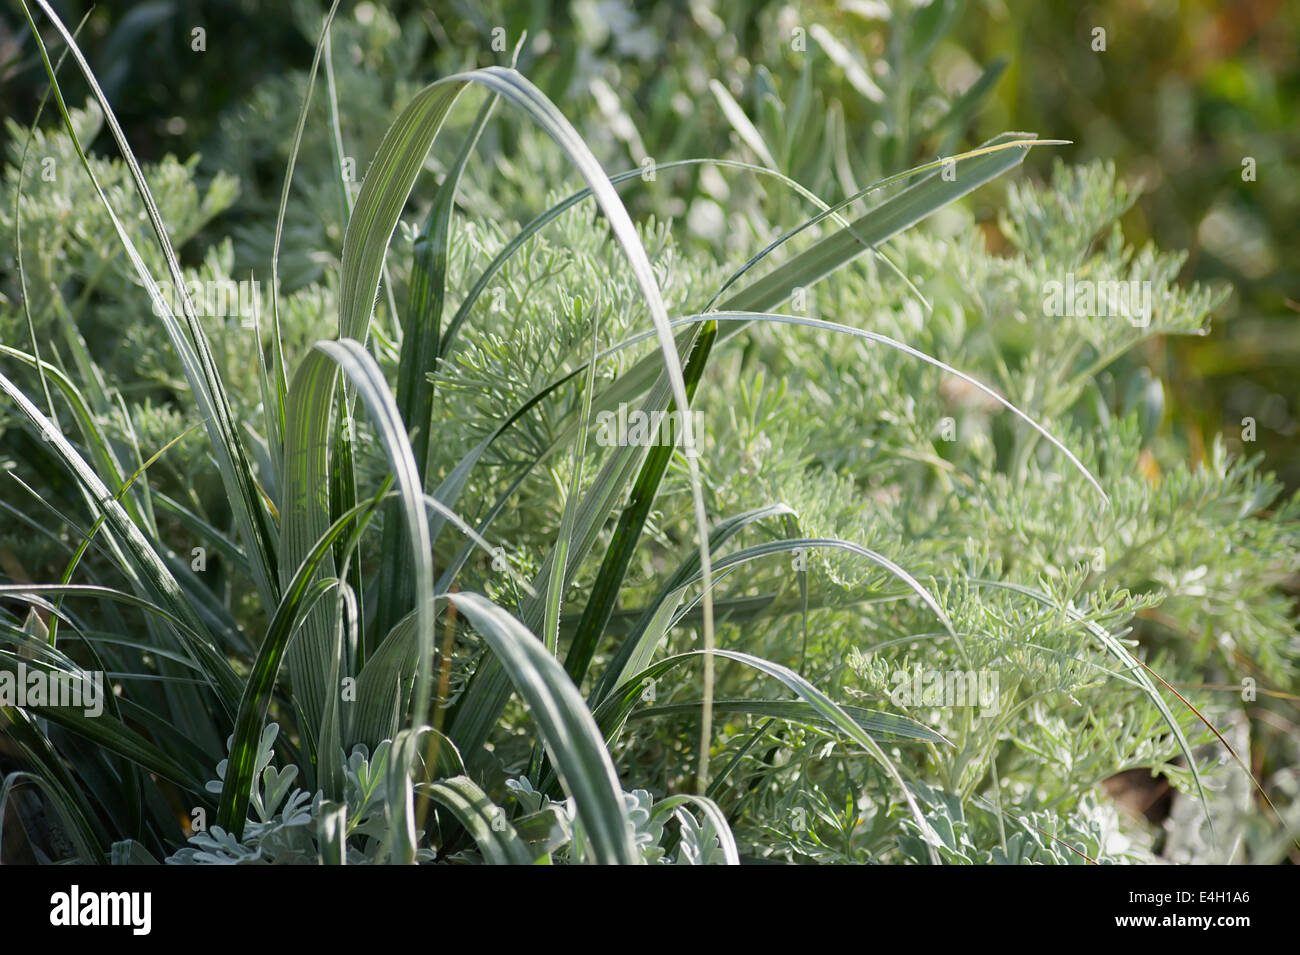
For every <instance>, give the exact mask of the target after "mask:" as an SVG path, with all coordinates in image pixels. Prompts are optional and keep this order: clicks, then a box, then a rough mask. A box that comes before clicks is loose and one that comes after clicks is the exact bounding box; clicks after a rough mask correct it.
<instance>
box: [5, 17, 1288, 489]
mask: <svg viewBox="0 0 1300 955" xmlns="http://www.w3.org/2000/svg"><path fill="white" fill-rule="evenodd" d="M54 7H55V8H56V10H58V12H59V13H60V15H61V16H63V17H64V18H65V19H67V20H68V22H70V23H75V22H77V21H78V20H79V18H80V17H81V16H82V15H83V13H84V9H83V7H82V5H81V4H79V3H68V2H56V3H55V4H54ZM341 11H342V14H341V16H340V20H339V26H338V28H337V29H336V32H335V41H334V45H335V49H336V51H338V55H336V57H335V58H334V65H335V68H336V70H337V72H338V74H339V75H338V76H337V77H336V83H337V86H338V88H339V89H340V90H344V91H346V92H345V94H344V95H345V96H346V98H347V100H348V101H349V102H348V104H347V105H348V108H345V109H342V110H341V113H342V115H341V119H342V122H343V124H344V134H345V138H346V139H347V141H348V142H349V147H350V150H351V151H352V152H355V153H356V154H357V155H358V156H367V155H369V154H370V151H371V149H372V148H373V146H374V145H375V144H376V143H377V141H378V138H379V137H380V136H381V135H382V133H383V130H384V129H385V128H386V125H387V122H388V120H389V118H390V117H391V116H392V115H393V114H394V106H395V104H398V105H400V103H401V101H402V100H403V98H404V96H406V95H410V93H412V92H414V90H415V89H416V88H417V81H419V80H423V79H425V78H427V77H428V76H430V75H434V74H439V73H446V72H450V71H452V70H456V69H461V68H466V67H472V66H481V65H487V64H490V63H500V62H507V61H508V60H509V58H510V56H511V54H512V53H513V51H514V50H515V47H516V44H517V43H518V42H519V39H520V37H521V36H523V35H524V34H525V33H526V34H527V38H528V39H527V41H526V42H525V44H524V45H523V47H522V48H521V49H520V51H519V66H520V68H521V69H523V70H524V72H525V73H526V74H527V75H528V76H529V77H530V78H531V79H532V80H533V81H534V82H536V83H537V84H538V85H539V86H540V87H541V88H542V89H543V90H544V91H545V92H546V93H547V95H548V96H550V97H551V98H552V99H554V100H555V101H557V102H560V103H563V104H564V106H565V108H566V110H567V111H568V112H569V113H570V115H574V116H576V117H578V118H579V119H580V120H581V125H582V126H583V133H584V135H585V136H587V138H588V141H589V142H590V143H591V144H592V145H593V146H594V147H595V148H597V152H598V155H600V156H601V158H602V160H603V161H605V162H606V163H607V164H608V165H609V166H610V167H611V168H619V169H622V168H631V167H633V166H636V165H638V164H640V163H642V162H643V161H644V160H645V159H646V158H647V157H650V159H652V160H653V159H655V158H656V157H671V158H674V159H676V158H681V157H684V156H711V155H723V154H726V153H727V152H728V150H729V148H732V147H734V148H732V149H731V151H732V152H733V153H738V154H744V155H743V158H748V159H750V160H755V159H757V160H758V161H763V162H767V161H769V160H770V161H771V162H772V163H773V164H774V165H775V166H776V167H777V168H779V169H780V170H781V171H782V172H784V173H786V174H788V175H790V176H792V177H793V178H795V179H797V180H798V181H799V182H801V183H803V184H804V185H806V186H808V187H809V188H810V189H812V190H813V191H814V192H816V193H817V194H818V195H820V196H822V197H823V198H824V199H826V200H827V201H835V200H836V199H839V198H843V197H844V196H845V195H847V194H850V192H851V191H852V190H855V189H857V188H861V187H862V186H863V185H865V184H866V183H869V182H871V181H873V180H875V179H877V178H880V177H882V176H883V175H887V174H888V173H890V172H893V171H896V170H897V169H899V168H903V167H905V166H907V165H909V164H911V163H915V162H918V161H923V160H925V159H930V158H934V157H935V156H938V155H942V154H944V153H946V152H948V151H950V150H952V149H954V148H955V147H956V146H958V145H962V144H964V143H965V142H978V141H982V140H983V139H985V138H987V136H989V135H992V134H994V133H996V132H998V131H1000V130H1003V129H1007V128H1022V129H1026V130H1029V131H1033V132H1036V133H1038V134H1039V135H1041V136H1051V137H1056V138H1062V139H1069V140H1072V141H1073V145H1071V146H1068V147H1063V148H1062V149H1061V152H1060V154H1061V155H1062V156H1063V158H1065V159H1066V160H1067V161H1071V162H1082V161H1087V160H1089V159H1093V158H1105V159H1111V160H1113V161H1114V162H1115V163H1116V166H1117V168H1118V170H1119V171H1120V174H1121V176H1122V177H1123V178H1124V179H1126V180H1128V181H1130V182H1132V183H1134V184H1136V183H1138V182H1140V183H1141V186H1142V190H1143V191H1142V194H1141V196H1140V198H1139V200H1138V201H1137V203H1135V204H1134V206H1133V207H1132V209H1131V210H1130V211H1129V212H1128V214H1127V216H1126V217H1125V220H1124V227H1125V231H1126V234H1127V235H1128V236H1129V237H1130V239H1131V240H1133V241H1134V242H1136V243H1138V244H1141V243H1142V242H1145V241H1146V240H1147V239H1151V240H1153V241H1155V242H1156V243H1157V244H1158V245H1160V246H1161V247H1163V248H1170V249H1187V250H1189V252H1190V255H1189V257H1188V260H1187V262H1186V264H1185V266H1184V273H1183V276H1182V278H1183V279H1184V280H1192V279H1200V280H1211V281H1213V280H1223V281H1225V282H1228V283H1231V285H1232V286H1233V288H1234V290H1235V294H1234V295H1233V296H1232V297H1231V298H1230V299H1229V300H1228V301H1227V303H1226V304H1225V305H1224V306H1223V307H1221V308H1220V309H1219V310H1218V311H1217V313H1216V315H1215V316H1214V321H1213V323H1212V327H1211V331H1210V334H1209V336H1208V337H1206V338H1204V339H1200V340H1196V339H1192V340H1188V339H1178V340H1166V339H1156V340H1153V341H1152V342H1151V343H1150V344H1149V345H1148V346H1147V353H1146V355H1145V356H1144V357H1145V359H1146V361H1147V362H1149V363H1150V364H1151V366H1152V368H1153V370H1158V372H1159V374H1160V375H1161V376H1162V377H1164V378H1165V380H1166V381H1167V382H1168V384H1169V389H1170V392H1171V393H1170V394H1167V395H1166V396H1165V398H1166V405H1167V407H1166V415H1165V421H1164V427H1165V430H1166V432H1167V434H1168V436H1169V437H1171V438H1172V439H1174V440H1175V441H1176V442H1177V444H1178V445H1179V447H1180V448H1181V450H1182V452H1183V454H1184V455H1185V456H1186V458H1187V459H1188V460H1190V461H1192V462H1199V461H1201V460H1203V459H1204V457H1205V454H1206V449H1207V448H1208V447H1210V445H1211V444H1212V443H1213V439H1214V436H1215V435H1221V436H1222V437H1223V439H1224V440H1225V441H1226V443H1227V444H1228V447H1229V448H1230V449H1231V450H1233V451H1237V452H1241V451H1245V452H1247V453H1249V452H1251V451H1253V450H1255V449H1259V450H1262V451H1263V452H1264V453H1265V455H1266V461H1267V463H1268V466H1269V467H1270V468H1271V469H1273V470H1275V471H1276V472H1277V473H1278V475H1279V477H1280V478H1281V479H1282V481H1283V482H1284V483H1285V484H1286V485H1287V486H1288V488H1295V487H1297V486H1300V451H1298V450H1297V448H1296V445H1295V436H1296V431H1297V418H1300V388H1298V387H1297V384H1296V376H1295V375H1294V374H1293V373H1292V369H1293V367H1294V366H1295V365H1296V363H1297V362H1298V361H1300V324H1297V318H1298V317H1300V287H1297V279H1296V275H1295V272H1294V270H1293V269H1292V268H1291V267H1290V263H1292V262H1294V261H1295V258H1296V256H1297V254H1298V253H1300V219H1298V218H1297V215H1296V211H1297V209H1298V208H1300V122H1297V119H1300V116H1298V115H1297V109H1296V104H1297V102H1300V16H1298V13H1300V11H1298V10H1297V7H1296V5H1295V4H1294V3H1287V2H1285V0H1227V2H1223V0H1124V2H1117V0H1116V2H1100V3H1076V2H1073V0H969V2H960V0H948V2H938V3H933V4H929V5H928V6H919V7H917V5H915V4H913V3H910V2H907V0H902V2H893V3H889V2H884V0H832V2H826V0H813V2H804V3H799V4H788V3H781V2H770V0H741V2H728V3H718V2H706V0H679V2H671V3H647V2H633V0H570V2H550V3H529V4H517V3H507V2H503V0H489V2H478V0H474V2H470V0H451V2H448V3H439V4H426V3H419V2H394V3H389V4H383V5H375V4H370V3H360V4H351V3H345V4H343V5H342V7H341ZM320 12H321V10H320V5H319V4H317V3H315V2H304V0H292V2H288V3H284V4H275V5H271V6H268V5H266V4H263V3H258V2H255V0H155V2H147V3H124V2H108V3H99V4H97V5H96V6H95V7H94V10H93V12H92V13H91V15H90V16H89V18H88V20H87V21H86V24H85V26H84V27H83V30H82V43H83V46H84V47H85V48H86V49H87V51H88V52H89V54H90V58H91V62H92V66H94V67H95V69H96V72H97V74H98V75H99V76H100V78H101V82H102V85H103V86H104V88H105V90H106V92H107V93H108V95H109V97H110V99H111V100H112V101H113V103H114V104H115V106H116V109H117V111H118V115H119V116H120V117H121V118H122V120H123V122H124V125H125V126H126V128H127V131H128V135H129V136H130V138H131V141H132V143H133V144H134V145H135V148H136V149H137V151H138V154H139V155H140V156H141V158H143V159H146V160H150V159H159V158H161V157H162V156H163V155H165V154H168V153H171V154H174V155H177V156H179V157H182V158H186V157H188V156H189V155H190V154H192V153H194V152H199V153H201V154H202V155H203V157H204V164H203V166H202V167H201V168H202V170H204V171H205V172H206V174H207V175H208V176H215V175H216V173H217V171H219V170H223V171H226V172H229V173H233V174H235V175H237V176H238V178H239V179H240V182H241V186H242V189H241V195H240V200H239V202H238V203H236V204H235V205H234V206H233V207H232V208H231V209H230V210H229V211H228V212H227V213H226V216H225V217H224V218H223V219H222V220H219V221H218V222H217V223H216V224H215V226H216V227H217V228H218V229H220V230H221V231H222V232H223V234H227V235H229V234H233V235H234V237H235V239H236V247H237V256H238V258H237V262H236V267H237V269H238V268H249V267H260V266H261V265H262V263H264V262H265V261H266V256H265V254H264V252H265V251H266V250H267V249H269V239H268V237H267V236H265V235H261V234H260V233H262V232H265V230H264V228H258V227H257V226H260V224H261V223H264V221H265V219H266V212H267V209H268V207H269V208H271V209H273V208H274V204H275V203H276V202H277V201H278V195H279V189H280V185H281V181H282V179H281V177H282V173H283V168H284V166H283V162H284V158H285V157H284V155H283V153H284V152H285V151H286V149H287V138H286V134H285V133H286V130H287V129H290V128H291V125H292V121H293V117H294V115H295V114H296V107H297V104H298V103H299V102H300V98H301V95H302V91H303V89H304V84H305V75H306V74H305V71H306V68H307V67H308V66H309V64H310V61H311V50H312V45H313V42H314V39H315V35H316V27H317V24H318V23H319V18H320ZM895 16H897V17H898V18H899V19H902V18H906V19H907V20H908V21H909V22H908V27H909V28H908V29H907V30H906V31H892V32H891V31H890V29H889V23H890V22H891V20H892V19H894V18H895ZM195 28H202V29H204V30H209V31H219V32H220V34H223V35H224V36H223V37H222V39H221V41H220V42H219V43H217V44H216V46H218V47H219V48H220V50H221V53H220V55H219V56H218V55H210V56H209V55H205V51H201V50H195V49H194V47H195V46H196V39H195V35H194V32H193V31H194V30H195ZM25 30H26V25H25V23H24V22H23V21H22V18H21V13H20V12H17V11H14V10H6V11H5V12H4V13H3V14H0V109H3V111H4V113H5V115H6V116H9V117H13V118H14V119H16V120H18V121H20V122H23V123H26V122H29V121H30V119H31V118H32V114H33V111H34V109H35V105H34V104H36V103H38V102H39V99H40V94H41V93H42V92H43V89H44V85H43V76H42V75H41V71H40V70H35V69H27V68H25V67H26V66H28V65H30V64H28V62H27V61H28V60H30V59H31V58H32V57H33V55H34V54H33V51H32V48H31V45H30V44H25V43H24V42H23V35H24V33H25ZM1098 30H1104V31H1105V34H1104V46H1105V49H1104V50H1101V49H1095V47H1097V46H1099V37H1098V34H1097V32H1096V31H1098ZM230 34H234V35H235V36H237V37H238V42H237V43H230V42H227V40H226V37H228V36H229V35H230ZM232 58H233V59H232ZM176 77H179V78H180V79H179V81H177V80H176V79H175V78H176ZM69 79H70V80H71V79H72V78H71V77H69ZM74 88H75V83H74ZM616 91H617V92H616ZM728 96H729V97H730V98H732V99H733V101H734V103H735V104H736V105H738V106H739V107H740V108H741V109H743V111H744V113H745V114H746V115H747V116H749V117H750V118H751V119H753V120H754V130H753V132H754V134H755V135H756V137H757V140H758V141H761V142H756V140H755V138H753V137H746V136H742V135H740V134H738V133H736V132H735V131H734V127H733V125H732V123H731V122H730V121H729V120H730V118H731V117H729V116H728V114H727V111H726V109H725V107H724V106H723V104H722V102H721V99H722V98H723V97H728ZM323 99H324V97H318V98H317V100H318V101H317V104H316V106H317V108H318V109H319V110H322V111H323V110H324V109H325V105H324V103H323ZM367 104H368V105H369V107H370V108H364V107H366V106H367ZM358 107H362V108H358ZM632 117H636V120H635V122H634V121H633V119H632ZM972 124H973V125H972ZM325 126H326V124H325V123H323V122H319V123H315V124H313V125H312V126H309V133H308V138H309V143H308V146H307V149H306V150H305V156H307V157H310V155H311V152H312V148H313V145H312V143H311V142H310V140H311V139H312V137H313V136H315V137H316V138H317V140H318V141H317V142H316V144H315V148H317V149H318V150H320V151H321V152H322V153H324V152H326V151H327V150H328V148H329V144H328V142H327V141H326V139H325V133H324V129H325ZM511 128H512V127H511V126H510V123H509V120H508V119H507V120H506V122H505V123H504V124H494V127H493V128H490V130H489V133H488V140H489V142H488V144H487V149H488V152H489V153H490V152H492V151H493V150H495V151H504V152H506V153H507V154H508V153H510V152H511V151H512V150H513V149H514V148H516V145H517V144H515V143H513V142H511V136H510V130H511ZM515 128H518V127H515ZM963 134H968V135H966V136H965V139H964V140H963V139H962V137H963ZM494 139H495V140H496V141H495V142H493V141H492V140H494ZM742 140H743V142H742ZM755 145H758V149H755V148H754V147H755ZM764 147H766V150H767V152H768V155H766V156H764V155H762V151H763V148H764ZM363 161H364V160H363ZM300 169H301V172H300V175H299V181H298V182H297V184H296V189H297V190H298V191H299V192H301V193H307V194H308V199H309V202H308V203H305V204H291V206H290V208H291V210H303V209H304V208H309V209H310V210H311V211H314V212H315V213H316V216H314V217H312V216H308V215H306V214H305V213H303V212H301V211H299V212H298V213H297V220H298V221H291V222H290V224H289V235H290V236H293V235H294V233H295V231H296V232H297V233H298V234H299V238H302V239H304V240H305V239H309V238H325V239H327V240H332V241H328V242H326V243H312V242H309V241H308V242H304V243H303V245H305V246H307V247H311V246H313V245H315V246H316V247H318V248H319V247H320V246H321V245H322V244H325V245H329V246H337V245H338V244H339V242H340V240H341V228H342V222H343V215H344V213H343V210H342V204H341V202H340V201H339V199H338V198H336V196H337V193H338V190H337V186H336V185H335V184H334V183H333V182H329V181H322V177H324V178H326V179H328V176H329V163H327V162H323V161H322V162H317V163H312V162H311V161H310V158H308V159H306V160H305V161H304V162H303V163H302V164H301V166H300ZM1043 172H1045V170H1043ZM359 175H360V173H359ZM752 188H753V184H752V183H750V182H749V181H748V180H746V181H745V182H744V183H742V184H741V185H740V186H735V185H732V184H730V181H729V179H728V178H726V177H721V176H719V175H718V172H717V170H715V169H712V168H709V167H692V168H688V169H687V170H683V171H674V172H672V173H671V174H665V175H664V176H662V177H660V181H658V182H657V183H656V184H655V186H654V188H652V189H648V190H637V191H635V192H633V193H631V194H630V201H631V202H632V203H633V204H634V205H640V206H641V207H642V208H641V209H640V211H642V212H646V211H654V212H656V213H658V214H660V215H661V216H672V217H679V218H682V219H684V220H685V221H686V224H687V225H688V227H689V230H690V232H691V234H693V235H695V236H697V237H698V238H700V239H701V240H703V241H701V242H700V245H701V246H704V245H707V244H714V243H716V242H717V241H718V240H720V239H725V238H726V237H727V236H728V235H729V234H737V233H735V231H734V229H732V228H730V226H731V225H732V223H729V222H728V218H729V217H731V218H735V217H748V218H749V219H750V221H751V223H752V221H753V219H754V217H755V215H756V214H759V213H757V212H756V207H757V206H761V205H763V204H764V203H768V202H775V203H780V202H795V201H797V200H796V199H793V198H789V197H788V195H787V193H786V192H785V191H783V190H782V191H779V192H775V193H773V192H768V193H755V194H752V195H751V194H748V193H746V192H745V190H747V189H752ZM738 193H743V194H738ZM646 206H652V207H653V208H652V209H647V208H646ZM724 209H725V210H726V212H725V213H724V211H723V210H724ZM514 211H518V210H514ZM782 211H783V210H780V209H771V210H768V211H767V212H766V214H764V215H763V218H764V219H765V220H766V221H769V222H776V221H782V220H783V216H782V214H781V213H782ZM253 224H256V225H255V226H253V227H251V228H246V229H244V230H243V231H241V228H240V227H241V225H243V226H250V225H253ZM314 233H321V235H319V236H317V235H314ZM990 237H991V238H994V239H996V234H995V230H990ZM259 238H260V241H259ZM286 244H287V245H290V246H292V245H294V244H295V243H293V242H288V243H286ZM264 246H265V247H266V248H264ZM715 247H716V246H715ZM324 264H325V263H322V262H319V261H316V262H301V261H300V262H296V263H295V262H290V263H287V264H286V270H285V272H286V278H285V281H286V283H287V284H288V285H289V286H290V287H291V288H292V287H297V286H301V285H304V284H306V283H307V282H309V281H311V280H312V279H314V278H318V277H319V276H320V274H321V269H322V268H323V266H324ZM1246 418H1250V419H1253V420H1254V422H1255V425H1256V427H1255V429H1254V435H1255V438H1256V442H1255V443H1254V444H1253V445H1247V446H1245V447H1243V441H1242V436H1243V429H1244V426H1243V419H1246Z"/></svg>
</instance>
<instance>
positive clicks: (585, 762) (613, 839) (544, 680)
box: [449, 593, 639, 865]
mask: <svg viewBox="0 0 1300 955" xmlns="http://www.w3.org/2000/svg"><path fill="white" fill-rule="evenodd" d="M449 599H450V600H451V601H452V603H453V604H455V606H456V609H457V610H458V611H459V612H460V613H462V614H464V615H465V617H466V619H468V620H469V622H470V623H471V624H472V625H473V627H474V629H475V630H476V631H477V632H478V633H479V635H480V636H482V638H483V640H484V641H485V642H486V643H487V644H488V646H489V647H490V648H491V650H492V653H493V655H494V656H496V658H497V659H498V660H500V661H501V665H502V668H503V669H504V670H505V672H506V674H507V675H508V676H509V678H510V681H511V682H512V683H513V684H514V687H515V690H516V691H518V693H519V696H520V697H521V698H522V699H523V701H524V703H525V704H526V705H527V707H528V712H529V715H530V716H531V717H532V719H533V722H534V723H535V724H536V725H537V730H538V733H539V735H540V736H541V739H542V743H543V745H544V746H545V747H546V751H547V753H548V755H549V756H550V758H551V762H552V764H553V765H554V766H555V768H556V773H557V775H558V776H559V780H560V783H561V785H563V787H564V789H565V791H566V792H567V793H568V794H569V795H570V796H572V797H573V800H574V803H575V804H576V805H577V812H578V818H579V819H580V820H581V822H582V828H583V830H584V831H585V832H586V834H587V835H588V837H589V838H590V839H591V843H592V850H593V851H594V853H595V857H596V859H597V861H599V862H601V863H604V864H609V863H618V864H624V865H626V864H630V863H634V862H636V861H637V860H638V858H639V857H638V855H637V851H636V847H635V845H634V844H633V842H632V836H631V833H632V826H631V822H630V820H629V819H628V818H627V809H626V807H625V806H624V804H623V795H622V790H621V789H620V787H619V784H618V775H617V773H615V771H614V763H613V761H612V760H611V759H610V757H609V753H608V752H607V751H606V749H605V746H604V743H603V742H602V740H601V735H600V730H599V729H598V727H597V726H596V721H595V720H594V719H593V718H592V715H591V713H590V711H588V709H587V705H586V703H585V702H583V699H582V695H581V694H580V693H579V692H578V688H577V687H576V686H574V685H573V681H572V680H570V679H569V677H568V675H567V674H566V673H565V672H564V668H563V667H561V666H560V664H559V663H558V662H557V661H556V660H555V658H554V657H552V656H551V655H550V654H549V653H547V652H546V648H545V647H544V646H543V645H542V643H541V641H540V640H538V639H537V637H535V636H534V635H533V634H531V633H529V631H528V630H527V628H525V627H524V625H523V624H522V623H520V622H519V621H518V620H517V619H516V618H515V617H513V616H512V615H510V614H509V613H507V612H506V611H504V610H502V609H501V608H500V607H498V606H496V604H494V603H492V602H491V601H490V600H488V599H487V598H486V597H482V596H480V595H479V594H474V593H458V594H454V595H452V596H451V597H450V598H449Z"/></svg>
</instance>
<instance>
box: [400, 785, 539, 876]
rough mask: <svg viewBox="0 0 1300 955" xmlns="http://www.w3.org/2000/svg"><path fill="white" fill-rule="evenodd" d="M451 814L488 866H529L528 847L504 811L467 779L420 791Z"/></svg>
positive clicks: (423, 788) (429, 786) (431, 786)
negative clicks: (472, 841)
mask: <svg viewBox="0 0 1300 955" xmlns="http://www.w3.org/2000/svg"><path fill="white" fill-rule="evenodd" d="M421 789H422V791H423V792H425V793H427V794H428V795H429V798H430V799H432V800H433V801H434V802H437V803H440V804H441V805H443V806H446V807H447V808H448V809H450V810H451V814H452V815H453V816H455V817H456V819H457V821H458V822H459V823H460V824H461V825H462V826H464V827H465V830H466V831H467V832H468V833H469V834H470V836H471V838H473V840H474V842H475V844H476V845H477V846H478V848H479V851H480V852H482V853H483V858H484V860H485V861H486V862H487V863H488V864H489V865H532V863H533V861H534V860H533V856H532V853H531V852H529V851H528V845H527V844H526V843H525V842H524V841H523V839H521V838H519V834H518V833H517V832H515V827H514V826H512V825H511V824H510V821H509V820H508V819H507V818H506V813H505V810H504V809H502V808H501V807H500V806H498V805H496V804H495V803H493V802H492V800H491V799H489V798H488V796H487V793H485V792H483V790H482V789H480V788H479V787H478V786H476V785H475V784H474V782H473V780H471V779H469V778H468V777H467V776H455V777H452V778H451V779H444V780H442V781H440V782H436V783H429V784H428V785H426V786H422V787H421Z"/></svg>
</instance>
